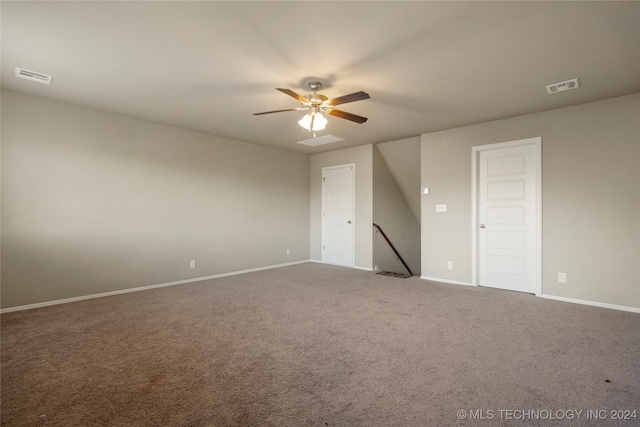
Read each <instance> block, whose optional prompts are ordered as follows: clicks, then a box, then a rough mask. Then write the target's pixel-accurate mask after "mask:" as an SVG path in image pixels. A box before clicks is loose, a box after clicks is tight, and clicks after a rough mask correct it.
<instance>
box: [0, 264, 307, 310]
mask: <svg viewBox="0 0 640 427" xmlns="http://www.w3.org/2000/svg"><path fill="white" fill-rule="evenodd" d="M307 262H310V260H303V261H294V262H287V263H285V264H276V265H269V266H266V267H258V268H250V269H248V270H240V271H232V272H229V273H222V274H214V275H213V276H204V277H195V278H193V279H186V280H178V281H175V282H168V283H160V284H158V285H149V286H140V287H137V288H129V289H121V290H119V291H111V292H102V293H99V294H91V295H83V296H80V297H73V298H65V299H59V300H54V301H45V302H39V303H36V304H28V305H20V306H16V307H9V308H3V309H0V314H4V313H11V312H13V311H22V310H31V309H34V308H41V307H48V306H50V305H59V304H66V303H69V302H76V301H84V300H87V299H94V298H102V297H110V296H113V295H120V294H128V293H130V292H139V291H148V290H151V289H157V288H165V287H167V286H175V285H184V284H186V283H193V282H201V281H203V280H211V279H219V278H221V277H228V276H237V275H239V274H246V273H254V272H256V271H262V270H271V269H274V268H280V267H288V266H290V265H296V264H305V263H307Z"/></svg>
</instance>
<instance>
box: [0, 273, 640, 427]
mask: <svg viewBox="0 0 640 427" xmlns="http://www.w3.org/2000/svg"><path fill="white" fill-rule="evenodd" d="M1 319H2V325H1V326H2V371H1V374H2V380H1V386H2V391H1V398H2V405H1V409H2V415H1V420H2V426H290V427H298V426H320V427H325V426H405V427H407V426H450V425H451V426H469V427H471V426H495V425H500V426H502V425H504V426H520V425H527V426H530V425H537V426H545V425H549V426H560V425H562V426H564V425H566V426H578V425H579V426H589V425H592V426H607V425H616V426H620V425H622V426H632V425H639V424H640V357H639V355H640V315H638V314H634V313H627V312H620V311H615V310H609V309H602V308H596V307H588V306H581V305H576V304H569V303H562V302H557V301H550V300H545V299H541V298H536V297H534V296H532V295H527V294H520V293H515V292H508V291H500V290H495V289H488V288H471V287H464V286H456V285H445V284H435V283H430V282H427V281H424V280H420V279H418V278H409V279H397V278H392V277H385V276H382V275H377V274H373V273H368V272H364V271H360V270H352V269H345V268H340V267H333V266H327V265H321V264H313V263H309V264H300V265H296V266H291V267H285V268H279V269H273V270H267V271H263V272H258V273H251V274H245V275H239V276H232V277H227V278H222V279H216V280H209V281H204V282H199V283H193V284H187V285H180V286H174V287H168V288H162V289H157V290H152V291H145V292H136V293H130V294H125V295H119V296H113V297H107V298H98V299H93V300H87V301H81V302H76V303H71V304H64V305H58V306H51V307H46V308H41V309H36V310H29V311H22V312H15V313H6V314H3V315H2V317H1ZM580 411H582V412H580ZM611 411H619V412H611ZM625 411H629V412H625ZM632 411H636V412H635V418H636V419H635V420H626V421H624V420H623V421H617V420H613V419H612V418H613V417H616V416H622V417H625V416H628V417H629V418H632V417H633V416H634V415H633V414H634V412H632Z"/></svg>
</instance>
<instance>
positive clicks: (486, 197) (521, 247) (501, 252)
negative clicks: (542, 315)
mask: <svg viewBox="0 0 640 427" xmlns="http://www.w3.org/2000/svg"><path fill="white" fill-rule="evenodd" d="M540 142H541V141H540V138H531V139H528V140H522V141H513V142H511V143H503V144H493V145H491V146H482V147H475V149H476V150H478V155H477V156H476V159H477V162H478V165H477V170H478V178H477V181H476V182H477V188H476V191H477V198H478V203H477V206H478V207H477V223H476V232H477V242H478V252H477V255H478V256H477V260H478V264H477V268H478V271H477V284H478V285H479V286H489V287H494V288H501V289H508V290H512V291H520V292H528V293H536V294H540V284H539V281H540V279H539V277H540V271H539V270H540V259H539V258H540V247H539V246H540V244H541V242H540V238H539V236H540V230H539V228H540V224H541V221H540V188H539V187H540V184H539V183H540V160H539V159H540Z"/></svg>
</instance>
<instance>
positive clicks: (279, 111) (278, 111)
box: [253, 108, 306, 116]
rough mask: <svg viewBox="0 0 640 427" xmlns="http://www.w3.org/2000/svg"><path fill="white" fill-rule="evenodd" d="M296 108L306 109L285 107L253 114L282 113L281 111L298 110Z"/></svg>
mask: <svg viewBox="0 0 640 427" xmlns="http://www.w3.org/2000/svg"><path fill="white" fill-rule="evenodd" d="M298 110H306V108H286V109H284V110H273V111H264V112H262V113H253V115H254V116H261V115H263V114H271V113H282V112H283V111H298Z"/></svg>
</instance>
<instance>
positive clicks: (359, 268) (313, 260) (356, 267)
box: [309, 259, 373, 271]
mask: <svg viewBox="0 0 640 427" xmlns="http://www.w3.org/2000/svg"><path fill="white" fill-rule="evenodd" d="M309 262H315V263H318V264H324V262H322V260H319V259H310V260H309ZM338 267H339V266H338ZM347 268H355V269H356V270H364V271H373V268H370V267H358V266H357V265H354V266H353V267H347Z"/></svg>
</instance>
